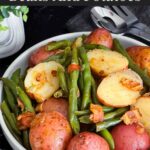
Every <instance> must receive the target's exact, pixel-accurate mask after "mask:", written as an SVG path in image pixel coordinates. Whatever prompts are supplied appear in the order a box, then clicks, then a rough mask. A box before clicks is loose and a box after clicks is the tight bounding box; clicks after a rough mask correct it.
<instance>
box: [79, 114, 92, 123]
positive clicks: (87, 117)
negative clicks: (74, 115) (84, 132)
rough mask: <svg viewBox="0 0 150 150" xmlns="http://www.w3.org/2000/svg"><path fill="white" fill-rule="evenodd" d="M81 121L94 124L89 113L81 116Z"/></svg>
mask: <svg viewBox="0 0 150 150" xmlns="http://www.w3.org/2000/svg"><path fill="white" fill-rule="evenodd" d="M79 120H80V122H81V123H85V124H92V121H91V120H90V118H89V115H85V116H81V117H79Z"/></svg>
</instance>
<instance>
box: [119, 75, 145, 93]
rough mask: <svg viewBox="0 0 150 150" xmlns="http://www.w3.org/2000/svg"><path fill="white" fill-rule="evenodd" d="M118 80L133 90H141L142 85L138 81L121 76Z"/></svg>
mask: <svg viewBox="0 0 150 150" xmlns="http://www.w3.org/2000/svg"><path fill="white" fill-rule="evenodd" d="M120 82H121V84H122V85H123V86H125V87H127V88H128V89H131V90H133V91H141V90H142V89H143V86H142V85H141V84H140V83H138V82H136V81H133V80H130V79H127V78H122V79H121V81H120Z"/></svg>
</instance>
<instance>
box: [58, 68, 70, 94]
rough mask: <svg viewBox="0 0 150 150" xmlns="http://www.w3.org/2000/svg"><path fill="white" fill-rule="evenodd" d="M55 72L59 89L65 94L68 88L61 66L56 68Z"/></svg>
mask: <svg viewBox="0 0 150 150" xmlns="http://www.w3.org/2000/svg"><path fill="white" fill-rule="evenodd" d="M57 73H58V79H59V85H60V87H61V89H62V90H63V91H64V92H65V94H66V95H68V88H67V82H66V77H65V73H64V70H63V69H62V68H58V70H57Z"/></svg>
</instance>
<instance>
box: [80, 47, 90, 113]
mask: <svg viewBox="0 0 150 150" xmlns="http://www.w3.org/2000/svg"><path fill="white" fill-rule="evenodd" d="M79 52H80V57H81V59H82V69H83V84H84V88H83V92H82V105H81V109H82V110H84V109H86V108H87V107H88V106H89V104H90V102H91V76H92V75H91V70H90V65H89V62H88V58H87V54H86V51H85V49H84V48H83V47H81V48H80V49H79Z"/></svg>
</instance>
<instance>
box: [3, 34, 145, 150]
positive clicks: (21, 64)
mask: <svg viewBox="0 0 150 150" xmlns="http://www.w3.org/2000/svg"><path fill="white" fill-rule="evenodd" d="M88 33H89V32H77V33H69V34H64V35H59V36H55V37H53V38H49V39H47V40H44V41H42V42H40V43H38V44H36V45H34V46H32V47H31V48H29V49H28V50H26V51H25V52H24V53H22V54H21V55H20V56H19V57H18V58H17V59H16V60H15V61H14V62H13V63H12V64H11V65H10V66H9V67H8V69H7V70H6V72H5V73H4V77H10V76H11V74H12V72H13V71H14V69H17V68H21V69H22V71H24V70H25V68H26V67H27V63H28V58H29V56H30V55H31V53H32V52H33V51H34V50H36V49H37V48H39V47H41V46H43V45H45V44H47V43H48V42H50V41H58V40H63V39H74V38H76V37H78V36H80V35H82V34H88ZM112 35H113V38H117V39H119V40H120V41H121V43H122V45H123V46H124V47H129V46H133V45H141V46H145V44H143V43H141V42H139V41H136V40H133V39H131V38H128V37H125V36H121V35H115V34H112ZM2 86H3V85H2V83H1V82H0V102H1V101H2ZM0 124H1V127H2V130H3V133H4V135H5V137H6V139H7V140H8V142H9V144H10V145H11V147H12V148H13V149H14V150H25V148H24V147H23V146H22V145H20V144H19V143H18V142H17V140H16V139H15V138H14V137H13V135H12V134H11V133H10V131H9V130H8V128H7V126H6V124H5V122H4V119H3V116H2V112H1V110H0Z"/></svg>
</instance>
